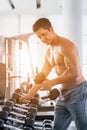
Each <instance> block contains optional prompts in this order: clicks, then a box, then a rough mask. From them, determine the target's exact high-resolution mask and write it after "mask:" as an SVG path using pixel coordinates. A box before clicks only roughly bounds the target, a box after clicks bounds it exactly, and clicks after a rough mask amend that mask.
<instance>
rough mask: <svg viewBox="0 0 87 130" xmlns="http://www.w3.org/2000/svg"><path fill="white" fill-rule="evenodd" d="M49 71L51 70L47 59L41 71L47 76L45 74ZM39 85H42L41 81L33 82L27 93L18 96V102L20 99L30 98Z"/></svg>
mask: <svg viewBox="0 0 87 130" xmlns="http://www.w3.org/2000/svg"><path fill="white" fill-rule="evenodd" d="M50 71H51V66H50V64H49V62H48V61H47V60H45V63H44V65H43V68H42V71H41V72H42V73H43V74H44V75H45V76H46V77H47V75H48V74H49V73H50ZM41 86H42V83H40V84H37V83H35V84H34V86H33V87H32V88H31V89H30V91H29V93H28V94H27V95H25V96H22V97H21V98H20V102H21V101H22V100H26V99H28V100H30V99H31V98H32V97H33V96H34V95H35V94H36V92H37V91H38V90H39V89H40V88H41Z"/></svg>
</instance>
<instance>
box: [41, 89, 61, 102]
mask: <svg viewBox="0 0 87 130" xmlns="http://www.w3.org/2000/svg"><path fill="white" fill-rule="evenodd" d="M59 95H60V92H59V90H58V89H57V88H54V89H51V90H50V91H49V95H47V96H44V97H41V99H47V98H50V100H55V99H56V98H57V97H58V96H59Z"/></svg>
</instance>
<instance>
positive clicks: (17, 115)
mask: <svg viewBox="0 0 87 130" xmlns="http://www.w3.org/2000/svg"><path fill="white" fill-rule="evenodd" d="M2 110H3V111H7V112H8V113H9V115H10V116H11V117H14V118H17V119H20V120H24V119H25V118H26V117H29V118H31V119H35V117H36V115H37V113H36V111H35V110H34V108H33V107H32V108H31V109H30V111H29V112H28V113H27V114H26V115H24V114H20V113H18V112H14V111H11V108H10V107H8V106H5V105H4V106H3V107H2Z"/></svg>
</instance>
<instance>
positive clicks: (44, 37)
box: [36, 28, 53, 45]
mask: <svg viewBox="0 0 87 130" xmlns="http://www.w3.org/2000/svg"><path fill="white" fill-rule="evenodd" d="M52 33H53V31H52V29H51V28H50V29H49V30H47V29H43V28H40V29H39V30H38V31H37V32H36V35H37V36H38V38H40V39H41V41H42V42H44V43H45V44H47V45H51V44H52V41H53V40H52Z"/></svg>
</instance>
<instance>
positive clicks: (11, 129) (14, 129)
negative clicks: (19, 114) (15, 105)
mask: <svg viewBox="0 0 87 130" xmlns="http://www.w3.org/2000/svg"><path fill="white" fill-rule="evenodd" d="M5 128H6V130H32V128H31V127H27V126H24V127H23V128H22V129H21V128H17V127H14V126H12V125H8V124H5V122H4V120H2V119H0V130H5Z"/></svg>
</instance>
